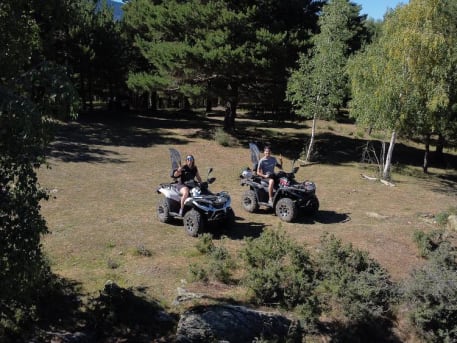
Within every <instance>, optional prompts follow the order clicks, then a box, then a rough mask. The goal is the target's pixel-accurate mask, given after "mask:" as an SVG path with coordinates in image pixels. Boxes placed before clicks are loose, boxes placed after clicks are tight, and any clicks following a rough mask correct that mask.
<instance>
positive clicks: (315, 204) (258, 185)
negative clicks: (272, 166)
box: [240, 143, 319, 222]
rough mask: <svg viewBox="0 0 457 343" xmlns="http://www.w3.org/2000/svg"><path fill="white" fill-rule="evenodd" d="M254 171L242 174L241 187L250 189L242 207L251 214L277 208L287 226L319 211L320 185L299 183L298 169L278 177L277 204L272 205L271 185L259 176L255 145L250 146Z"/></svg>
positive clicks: (277, 212) (275, 202) (275, 196)
mask: <svg viewBox="0 0 457 343" xmlns="http://www.w3.org/2000/svg"><path fill="white" fill-rule="evenodd" d="M249 148H250V151H251V161H252V163H253V165H254V167H253V169H252V170H251V169H250V168H246V169H244V170H243V171H242V172H241V175H240V179H241V180H240V184H241V185H242V186H248V187H249V189H248V190H247V191H245V192H244V194H243V196H242V199H241V204H242V206H243V208H244V209H245V210H246V211H247V212H251V213H254V212H256V211H257V210H258V209H259V207H260V206H264V207H268V208H273V210H274V211H275V213H276V215H277V216H278V217H279V218H280V219H281V220H283V221H285V222H291V221H293V220H294V219H296V218H297V217H298V216H299V215H302V214H304V215H313V214H315V213H317V211H318V210H319V200H318V198H317V196H316V185H315V184H314V182H311V181H304V182H298V181H296V180H295V174H296V173H297V171H298V167H294V165H292V171H291V172H289V173H287V172H284V171H280V172H278V173H275V175H274V179H275V188H274V193H273V204H272V205H270V204H268V198H269V196H268V181H267V180H264V179H262V178H261V177H260V176H258V175H257V173H256V170H257V165H258V163H259V155H260V152H259V149H258V148H257V146H256V145H255V144H254V143H250V144H249Z"/></svg>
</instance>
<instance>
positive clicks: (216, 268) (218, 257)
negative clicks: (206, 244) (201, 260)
mask: <svg viewBox="0 0 457 343" xmlns="http://www.w3.org/2000/svg"><path fill="white" fill-rule="evenodd" d="M209 256H210V262H209V274H210V275H211V276H213V277H214V278H215V279H216V280H218V281H220V282H223V283H229V282H230V281H231V278H232V269H233V268H234V267H235V262H234V261H233V259H232V257H231V256H230V254H229V252H228V250H227V249H226V248H225V247H216V248H214V249H213V250H211V253H210V254H209Z"/></svg>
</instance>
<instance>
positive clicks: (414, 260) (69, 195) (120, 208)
mask: <svg viewBox="0 0 457 343" xmlns="http://www.w3.org/2000/svg"><path fill="white" fill-rule="evenodd" d="M221 124H222V118H221V117H217V116H214V117H205V116H202V115H200V116H198V117H195V116H193V115H179V114H176V113H173V112H169V113H162V114H160V115H155V116H152V115H150V116H146V115H145V116H142V115H134V114H130V115H125V116H118V117H112V116H111V117H110V116H109V115H103V114H98V115H92V116H84V117H81V118H80V119H79V120H78V121H77V122H68V123H62V124H61V125H60V127H59V131H58V134H57V137H56V138H57V139H56V141H55V143H54V144H53V145H52V147H51V149H50V151H49V156H50V157H49V160H48V162H49V165H50V168H48V169H47V168H41V169H40V170H39V181H40V184H41V185H42V186H43V187H46V188H48V189H49V190H50V192H51V198H50V199H49V201H47V202H44V203H43V204H42V213H43V215H44V217H45V219H46V221H47V223H48V227H49V229H50V231H51V232H50V234H49V235H47V236H45V237H44V240H43V245H44V250H45V252H46V253H47V255H48V256H49V259H50V261H51V265H52V269H53V271H54V272H55V273H57V274H58V275H60V276H62V277H64V278H66V279H68V280H71V281H73V282H75V283H77V284H80V285H81V287H82V291H83V292H85V293H88V294H90V293H93V292H96V291H98V290H100V289H102V288H103V285H104V284H105V282H106V281H107V280H113V281H115V282H116V283H118V284H119V285H120V286H122V287H142V288H144V289H145V290H146V292H147V293H148V294H149V295H151V296H152V297H154V298H156V299H158V300H159V301H160V302H161V303H162V304H163V305H164V306H166V307H169V306H172V305H171V304H172V302H173V300H174V298H175V297H176V295H177V287H179V286H181V285H182V283H183V280H186V282H187V287H189V289H192V290H194V291H198V292H201V293H205V294H211V295H212V296H214V297H216V298H227V297H229V298H234V299H239V300H242V299H243V297H244V296H245V291H244V290H243V288H242V287H241V286H236V285H222V284H216V283H211V282H210V283H209V284H201V283H195V284H190V283H189V264H190V263H199V262H202V259H203V257H202V256H201V255H200V254H199V253H198V252H197V250H196V248H195V244H196V242H197V240H196V239H195V238H191V237H189V236H187V234H186V233H185V231H184V229H183V227H182V226H181V225H180V223H179V222H177V223H175V224H172V225H170V224H162V223H160V222H159V221H158V220H157V219H156V214H155V205H156V202H157V201H158V199H159V194H157V193H156V187H157V186H158V185H159V183H161V182H167V181H169V172H170V168H171V167H170V157H169V151H168V148H170V147H174V148H176V149H177V150H179V151H180V152H181V155H185V154H187V153H192V154H193V155H194V156H195V158H196V163H197V165H198V167H199V168H200V170H202V171H204V170H206V169H207V168H208V167H214V172H213V176H215V177H216V178H217V180H216V182H215V183H214V184H213V185H212V186H211V189H212V190H213V191H219V190H228V191H229V192H230V194H231V196H232V202H233V208H234V211H235V214H236V223H235V224H234V226H233V227H232V228H231V229H230V230H227V231H224V232H222V233H221V232H215V236H214V238H215V242H216V243H221V244H224V245H225V246H226V247H227V249H229V251H230V252H231V253H233V254H234V255H236V253H237V252H238V251H239V250H240V249H241V248H242V246H243V238H245V237H257V236H259V235H260V234H261V232H262V231H263V230H265V229H266V228H277V227H279V226H281V227H283V228H284V229H285V230H286V232H287V234H288V235H289V236H290V237H291V238H293V239H294V240H295V241H297V242H300V243H302V244H304V245H306V246H307V247H308V248H309V250H310V251H311V252H312V251H314V250H315V249H316V248H317V247H318V245H319V239H320V237H321V236H322V235H323V234H324V233H325V232H330V233H333V234H335V235H336V236H337V237H338V238H341V239H342V240H343V241H344V242H350V243H352V244H353V245H354V246H355V247H357V248H360V249H362V250H366V251H368V252H369V254H370V256H371V257H373V258H374V259H376V260H378V261H379V262H380V263H381V264H382V265H383V266H384V267H385V268H387V270H388V271H389V272H390V274H391V275H392V277H393V278H394V279H395V280H401V279H402V278H405V277H407V276H408V273H409V272H410V271H411V270H412V269H413V268H414V267H415V266H417V265H419V264H420V263H421V259H420V257H419V254H418V250H417V247H416V245H415V244H414V243H413V240H412V235H413V232H414V231H415V230H418V229H420V230H424V231H428V230H431V229H434V228H436V224H435V223H434V222H433V216H434V215H436V214H438V213H440V212H442V211H444V210H446V209H448V208H449V207H457V197H456V195H457V183H456V182H455V181H456V180H457V178H456V175H457V174H456V172H455V166H456V163H455V156H454V155H451V154H447V157H448V159H449V163H450V165H451V166H453V169H452V168H449V169H440V168H433V167H432V168H431V169H430V174H429V175H423V174H422V173H421V172H420V168H419V167H418V166H419V165H420V163H421V161H422V151H421V150H420V149H421V147H420V146H417V145H414V144H407V143H406V142H400V143H399V144H398V145H397V146H396V148H395V149H396V150H395V152H394V163H395V165H396V166H397V169H399V168H398V166H403V168H401V169H402V173H394V174H393V183H394V184H395V187H389V186H386V185H383V184H382V183H380V182H375V181H369V180H366V179H363V178H362V177H361V174H362V173H365V174H370V175H372V172H370V171H369V170H366V169H362V168H361V166H360V164H359V160H360V156H361V148H362V147H363V146H364V144H365V142H366V141H365V140H366V139H367V136H366V135H363V133H360V132H358V131H357V129H356V128H355V127H354V126H353V125H352V124H343V123H336V122H320V123H319V125H318V132H317V133H318V137H317V149H318V153H319V161H318V163H314V164H310V165H307V166H302V167H301V168H300V170H299V172H298V174H297V179H298V180H305V179H310V180H313V181H314V182H316V184H317V195H318V197H319V200H320V204H321V207H320V211H319V213H318V214H317V215H316V216H315V217H314V218H305V219H303V220H301V221H299V222H295V223H283V222H281V221H280V220H279V219H278V218H277V217H276V216H274V215H273V214H272V213H270V212H267V211H263V212H261V213H257V214H250V213H247V212H244V211H243V209H242V207H241V205H240V198H241V194H242V193H243V191H244V190H245V189H244V188H242V187H241V186H240V185H239V172H240V171H241V169H242V167H244V166H249V165H250V164H251V162H250V155H249V149H248V143H249V142H250V141H255V142H257V143H258V144H259V145H262V144H263V143H264V142H267V141H268V142H270V143H271V144H272V147H273V155H279V153H281V154H282V155H283V157H284V165H285V168H286V169H289V168H290V167H291V165H292V160H293V159H294V158H295V157H297V156H298V154H299V153H300V151H301V149H302V147H303V143H304V141H305V140H306V139H307V137H308V135H309V133H310V128H309V124H310V123H309V122H308V123H306V122H304V123H291V122H287V123H283V124H273V123H272V122H266V121H263V120H253V119H249V118H244V117H240V118H238V119H237V130H236V134H235V139H234V142H232V146H230V147H223V146H221V145H219V144H218V143H217V142H216V141H215V140H214V138H213V133H214V132H215V130H216V129H217V128H218V127H220V126H221ZM405 166H406V167H405ZM202 174H204V173H202ZM223 236H226V239H222V237H223Z"/></svg>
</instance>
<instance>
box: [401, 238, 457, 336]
mask: <svg viewBox="0 0 457 343" xmlns="http://www.w3.org/2000/svg"><path fill="white" fill-rule="evenodd" d="M402 295H403V301H404V304H405V305H406V306H407V308H408V313H409V317H410V319H411V323H412V324H413V326H414V327H415V328H416V329H417V331H418V332H419V334H420V335H421V336H423V337H424V339H425V341H427V342H456V341H457V259H456V249H455V247H453V246H452V245H451V244H450V243H449V242H443V243H442V244H440V245H439V247H438V248H437V249H436V250H435V251H432V252H430V253H429V255H428V261H427V264H426V265H424V266H423V267H422V268H419V269H417V270H415V271H414V272H413V273H412V274H411V277H410V278H409V280H407V281H406V282H405V283H404V285H403V288H402Z"/></svg>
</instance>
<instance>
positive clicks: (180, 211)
mask: <svg viewBox="0 0 457 343" xmlns="http://www.w3.org/2000/svg"><path fill="white" fill-rule="evenodd" d="M182 212H183V211H182V208H180V209H179V214H178V215H179V216H180V217H182Z"/></svg>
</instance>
